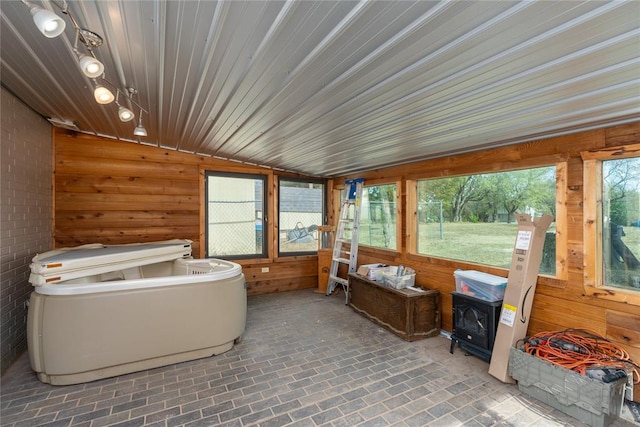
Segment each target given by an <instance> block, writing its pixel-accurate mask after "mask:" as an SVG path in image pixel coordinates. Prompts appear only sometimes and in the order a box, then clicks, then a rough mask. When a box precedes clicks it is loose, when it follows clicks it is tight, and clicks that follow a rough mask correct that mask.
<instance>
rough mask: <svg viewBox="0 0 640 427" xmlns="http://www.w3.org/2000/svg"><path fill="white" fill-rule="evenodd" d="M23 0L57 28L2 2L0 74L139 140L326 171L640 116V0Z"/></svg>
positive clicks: (32, 101)
mask: <svg viewBox="0 0 640 427" xmlns="http://www.w3.org/2000/svg"><path fill="white" fill-rule="evenodd" d="M31 3H32V4H35V5H38V6H42V7H44V8H46V9H48V10H51V11H53V12H55V13H57V14H58V15H59V16H61V17H62V18H63V19H65V20H66V22H67V28H66V30H65V32H64V33H63V35H61V36H59V37H57V38H53V39H48V38H46V37H44V36H43V35H41V34H40V32H39V31H38V30H37V29H36V27H35V25H34V24H33V21H32V19H31V16H30V13H29V7H27V6H26V5H25V4H24V2H21V1H18V0H8V1H7V0H3V1H2V2H0V31H1V34H0V42H1V47H2V50H1V58H0V60H1V61H0V66H1V67H2V68H1V74H0V78H1V82H2V85H3V86H4V87H6V88H7V89H8V90H9V91H11V92H12V93H14V94H15V95H16V96H17V97H18V98H20V99H21V100H23V101H24V102H25V103H26V104H27V105H29V106H30V107H31V108H33V109H34V110H35V111H37V112H38V113H40V114H41V115H42V116H44V117H47V118H60V119H67V120H71V121H73V122H75V123H76V125H77V127H78V128H79V129H80V130H81V131H82V132H88V133H92V134H96V135H103V136H108V137H112V138H117V139H121V140H125V141H131V142H134V143H143V144H150V145H155V146H159V147H166V148H170V149H175V150H180V151H185V152H191V153H197V154H201V155H209V156H215V157H220V158H228V159H233V160H237V161H242V162H247V163H251V164H258V165H263V166H267V167H271V168H275V169H284V170H289V171H295V172H300V173H304V174H308V175H314V176H327V177H329V176H337V175H345V174H352V173H357V172H359V171H365V170H371V169H375V168H381V167H387V166H393V165H400V164H405V163H408V162H411V161H416V160H421V159H427V158H434V157H439V156H444V155H449V154H453V153H458V152H466V151H471V150H477V149H480V148H484V147H489V146H497V145H505V144H511V143H517V142H522V141H527V140H531V139H534V138H542V137H548V136H553V135H560V134H564V133H569V132H576V131H579V130H584V129H592V128H597V127H604V126H609V125H614V124H618V123H626V122H631V121H638V120H640V2H637V1H611V2H601V1H571V2H568V1H488V2H487V1H401V2H399V1H342V0H327V1H264V2H256V1H240V0H238V1H209V0H202V1H177V0H169V1H159V0H158V1H134V0H105V1H94V0H86V1H68V2H64V1H50V0H41V1H33V2H31ZM63 11H68V13H69V15H70V16H73V17H74V18H75V19H76V21H77V22H78V25H79V26H80V27H81V28H86V29H89V30H91V31H94V32H96V33H98V34H100V35H101V36H102V38H103V39H104V43H103V45H102V46H100V47H97V48H95V49H94V53H95V55H96V57H97V58H98V59H99V60H101V61H102V62H103V63H104V65H105V75H104V78H105V79H106V81H103V80H102V79H100V78H99V79H97V81H96V82H94V81H92V80H91V79H89V78H86V77H84V75H83V74H82V73H81V72H80V70H79V68H78V66H77V60H76V54H75V53H74V42H75V31H74V28H73V25H71V21H70V18H69V15H66V14H65V13H64V12H63ZM78 50H79V51H80V52H81V53H84V46H83V45H80V46H79V47H78ZM97 82H102V83H104V84H105V85H107V86H108V87H110V88H111V89H112V90H113V91H114V92H116V88H118V89H120V90H121V91H123V93H127V91H128V88H135V90H136V91H137V93H136V94H134V95H133V96H132V98H131V100H130V99H129V98H128V97H127V96H125V95H120V96H119V97H118V99H119V101H120V104H123V105H125V106H127V107H129V108H131V109H132V110H133V111H134V113H135V114H136V115H137V118H136V120H139V119H140V117H142V124H143V125H144V126H145V127H146V129H147V130H148V135H147V136H146V137H141V138H139V137H134V136H133V134H132V132H133V128H134V127H135V126H136V121H134V122H127V123H122V122H120V120H118V118H117V114H116V111H117V108H116V106H115V105H106V106H104V105H99V104H97V103H96V102H95V101H94V99H93V94H92V91H93V87H94V85H95V84H96V83H97ZM131 101H134V102H131ZM138 105H139V106H141V107H142V111H141V110H140V109H139V108H138ZM141 112H142V114H140V113H141Z"/></svg>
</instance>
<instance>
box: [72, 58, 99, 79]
mask: <svg viewBox="0 0 640 427" xmlns="http://www.w3.org/2000/svg"><path fill="white" fill-rule="evenodd" d="M78 63H79V64H80V69H81V70H82V72H83V73H84V75H85V76H87V77H89V78H91V79H95V78H96V77H100V76H101V75H102V74H103V73H104V65H102V62H100V61H98V60H97V59H96V58H94V57H93V56H90V55H84V54H81V55H80V60H79V61H78Z"/></svg>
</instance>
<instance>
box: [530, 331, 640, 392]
mask: <svg viewBox="0 0 640 427" xmlns="http://www.w3.org/2000/svg"><path fill="white" fill-rule="evenodd" d="M524 351H526V352H527V353H529V354H531V355H534V356H536V357H539V358H541V359H544V360H546V361H548V362H550V363H553V364H555V365H559V366H562V367H564V368H567V369H571V370H573V371H575V372H578V373H580V374H582V375H587V370H589V369H599V368H612V369H622V370H624V371H626V372H627V373H629V372H631V373H632V374H633V382H634V384H638V383H640V372H639V371H638V369H639V366H638V364H636V363H634V362H633V361H632V360H631V358H630V357H629V354H628V353H627V352H626V351H625V350H624V349H623V348H622V347H620V346H618V345H616V344H614V343H612V342H611V341H609V340H608V339H606V338H604V337H601V336H599V335H597V334H595V333H593V332H590V331H587V330H584V329H566V330H564V331H556V332H540V333H539V334H536V335H533V336H531V337H528V338H526V339H525V340H524Z"/></svg>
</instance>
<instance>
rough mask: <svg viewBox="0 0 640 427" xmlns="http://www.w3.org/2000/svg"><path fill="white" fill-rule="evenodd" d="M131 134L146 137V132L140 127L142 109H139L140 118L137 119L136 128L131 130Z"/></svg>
mask: <svg viewBox="0 0 640 427" xmlns="http://www.w3.org/2000/svg"><path fill="white" fill-rule="evenodd" d="M133 134H134V135H136V136H147V130H146V129H145V127H144V126H142V108H140V118H139V119H138V126H136V128H135V129H134V130H133Z"/></svg>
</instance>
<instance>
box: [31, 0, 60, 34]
mask: <svg viewBox="0 0 640 427" xmlns="http://www.w3.org/2000/svg"><path fill="white" fill-rule="evenodd" d="M23 3H24V4H25V5H27V7H29V8H30V11H31V16H32V17H33V22H35V24H36V27H38V30H40V32H41V33H42V34H44V35H45V37H48V38H50V39H51V38H54V37H58V36H59V35H60V34H62V32H63V31H64V28H65V26H66V23H65V22H64V20H63V19H62V18H60V17H59V16H58V15H56V14H55V13H53V12H51V11H50V10H47V9H44V8H42V7H40V6H37V5H34V4H30V3H27V2H25V1H23Z"/></svg>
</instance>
